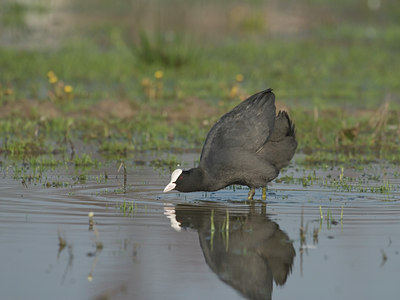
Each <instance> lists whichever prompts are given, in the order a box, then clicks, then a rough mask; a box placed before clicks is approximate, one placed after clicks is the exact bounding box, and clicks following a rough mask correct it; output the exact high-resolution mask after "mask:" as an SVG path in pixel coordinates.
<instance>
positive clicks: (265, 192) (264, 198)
mask: <svg viewBox="0 0 400 300" xmlns="http://www.w3.org/2000/svg"><path fill="white" fill-rule="evenodd" d="M261 199H263V200H267V187H266V186H265V187H263V188H262V198H261Z"/></svg>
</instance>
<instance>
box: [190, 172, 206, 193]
mask: <svg viewBox="0 0 400 300" xmlns="http://www.w3.org/2000/svg"><path fill="white" fill-rule="evenodd" d="M189 181H190V183H189V186H190V188H191V189H192V190H191V191H188V192H196V191H203V190H204V173H203V170H202V169H200V168H193V169H190V170H189Z"/></svg>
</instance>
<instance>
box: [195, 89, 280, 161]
mask: <svg viewBox="0 0 400 300" xmlns="http://www.w3.org/2000/svg"><path fill="white" fill-rule="evenodd" d="M274 122H275V95H274V93H273V92H272V90H271V89H267V90H264V91H262V92H259V93H257V94H255V95H253V96H251V97H249V98H248V99H246V100H245V101H243V102H242V103H240V104H239V105H238V106H236V107H235V108H234V109H232V110H231V111H230V112H228V113H227V114H225V115H223V116H222V117H221V119H219V121H218V122H217V123H216V124H215V125H214V126H213V127H212V128H211V130H210V132H209V133H208V135H207V139H206V141H205V143H204V146H203V150H202V152H201V157H200V165H204V164H207V165H212V164H213V160H214V159H218V158H222V157H223V156H224V155H225V154H229V153H230V151H232V150H233V149H234V148H240V149H241V150H244V151H246V150H247V151H249V152H254V153H255V152H256V151H257V150H258V149H259V148H260V147H262V146H263V145H264V144H265V143H266V141H267V139H268V137H269V135H270V134H271V132H272V130H273V128H274Z"/></svg>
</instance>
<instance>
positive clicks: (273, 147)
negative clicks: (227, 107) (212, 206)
mask: <svg viewBox="0 0 400 300" xmlns="http://www.w3.org/2000/svg"><path fill="white" fill-rule="evenodd" d="M296 148H297V141H296V135H295V127H294V125H293V123H292V121H291V120H290V118H289V116H288V114H287V113H286V112H285V111H281V112H279V113H278V115H277V116H276V108H275V95H274V93H273V92H272V90H271V89H267V90H264V91H261V92H259V93H257V94H255V95H253V96H251V97H249V98H248V99H246V100H245V101H243V102H241V103H240V104H239V105H238V106H236V107H235V108H234V109H232V110H231V111H230V112H228V113H227V114H225V115H224V116H222V117H221V119H220V120H219V121H218V122H217V123H216V124H215V125H214V126H213V127H212V128H211V130H210V131H209V133H208V135H207V138H206V141H205V143H204V146H203V150H202V153H201V157H200V164H199V167H198V168H193V169H191V170H189V171H184V172H183V173H182V175H183V176H180V177H179V180H177V181H176V187H175V189H176V190H179V191H182V192H191V191H216V190H219V189H222V188H224V187H226V186H228V185H231V184H241V185H247V186H249V187H250V188H258V187H264V186H266V184H267V183H268V182H270V181H271V180H273V179H274V178H276V177H277V176H278V174H279V170H280V169H282V168H283V167H285V166H287V165H288V164H289V162H290V160H291V159H292V157H293V155H294V153H295V151H296Z"/></svg>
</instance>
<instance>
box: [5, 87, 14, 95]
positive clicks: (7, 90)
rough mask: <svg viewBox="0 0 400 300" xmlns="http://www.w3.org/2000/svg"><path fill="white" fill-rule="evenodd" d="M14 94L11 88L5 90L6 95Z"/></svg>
mask: <svg viewBox="0 0 400 300" xmlns="http://www.w3.org/2000/svg"><path fill="white" fill-rule="evenodd" d="M12 93H13V90H12V89H10V88H7V89H5V90H4V95H12Z"/></svg>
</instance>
